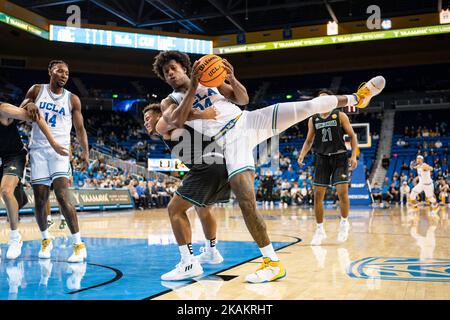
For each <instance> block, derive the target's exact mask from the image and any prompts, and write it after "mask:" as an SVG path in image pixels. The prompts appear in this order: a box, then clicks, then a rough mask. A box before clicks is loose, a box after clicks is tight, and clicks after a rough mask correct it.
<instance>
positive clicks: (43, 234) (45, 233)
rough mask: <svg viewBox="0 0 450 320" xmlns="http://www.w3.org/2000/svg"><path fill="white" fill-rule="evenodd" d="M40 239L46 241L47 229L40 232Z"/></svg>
mask: <svg viewBox="0 0 450 320" xmlns="http://www.w3.org/2000/svg"><path fill="white" fill-rule="evenodd" d="M41 235H42V239H43V240H45V239H48V229H45V230H44V231H41Z"/></svg>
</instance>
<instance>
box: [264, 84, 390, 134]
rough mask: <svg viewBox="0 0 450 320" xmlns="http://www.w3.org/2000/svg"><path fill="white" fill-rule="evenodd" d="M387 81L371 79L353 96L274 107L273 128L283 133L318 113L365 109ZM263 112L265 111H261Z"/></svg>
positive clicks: (315, 99)
mask: <svg viewBox="0 0 450 320" xmlns="http://www.w3.org/2000/svg"><path fill="white" fill-rule="evenodd" d="M385 84H386V80H385V79H384V78H383V77H382V76H377V77H374V78H372V79H370V80H369V81H368V82H367V83H364V84H363V85H361V86H360V88H359V89H358V90H357V92H356V93H354V94H351V95H334V96H332V95H330V96H320V97H316V98H314V99H312V100H308V101H299V102H286V103H279V104H277V105H275V106H273V118H274V121H273V126H274V127H273V128H272V129H274V130H276V132H278V133H281V132H283V131H285V130H286V129H288V128H289V127H291V126H293V125H295V124H296V123H299V122H301V121H303V120H305V119H307V118H309V117H310V116H312V115H314V114H316V113H327V112H331V111H333V110H334V109H336V108H342V107H346V106H356V107H358V108H365V107H367V105H368V104H369V102H370V100H371V99H372V98H373V97H374V96H376V95H378V94H379V93H380V92H381V91H382V90H383V89H384V87H385ZM260 110H263V109H260Z"/></svg>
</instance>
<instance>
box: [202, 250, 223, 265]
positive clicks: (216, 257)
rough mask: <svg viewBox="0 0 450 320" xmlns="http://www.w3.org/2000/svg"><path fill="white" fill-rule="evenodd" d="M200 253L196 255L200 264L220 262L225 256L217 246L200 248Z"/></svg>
mask: <svg viewBox="0 0 450 320" xmlns="http://www.w3.org/2000/svg"><path fill="white" fill-rule="evenodd" d="M200 252H201V253H200V254H199V255H198V256H196V257H195V258H197V260H198V262H200V264H219V263H222V262H223V257H222V255H221V254H220V252H219V250H217V248H211V249H209V250H206V248H205V247H201V248H200Z"/></svg>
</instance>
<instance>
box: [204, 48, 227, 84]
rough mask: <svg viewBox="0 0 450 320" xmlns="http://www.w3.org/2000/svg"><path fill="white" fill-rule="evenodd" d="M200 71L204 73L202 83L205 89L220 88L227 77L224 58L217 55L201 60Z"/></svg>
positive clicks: (207, 56)
mask: <svg viewBox="0 0 450 320" xmlns="http://www.w3.org/2000/svg"><path fill="white" fill-rule="evenodd" d="M199 61H200V64H199V70H200V72H202V75H201V76H200V83H201V84H202V85H204V86H205V87H218V86H220V85H221V84H222V83H223V82H224V81H225V78H226V76H227V71H226V70H225V68H224V65H223V61H222V58H221V57H219V56H216V55H215V54H208V55H206V56H203V57H201V58H200V60H199Z"/></svg>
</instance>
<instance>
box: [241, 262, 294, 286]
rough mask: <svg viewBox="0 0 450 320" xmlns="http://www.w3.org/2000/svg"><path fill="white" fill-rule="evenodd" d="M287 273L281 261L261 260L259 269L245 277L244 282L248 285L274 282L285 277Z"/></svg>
mask: <svg viewBox="0 0 450 320" xmlns="http://www.w3.org/2000/svg"><path fill="white" fill-rule="evenodd" d="M286 275H287V272H286V269H285V268H284V266H283V264H282V263H281V261H272V260H270V258H263V263H262V265H261V267H259V268H258V269H256V271H255V273H252V274H249V275H248V276H246V277H245V281H247V282H250V283H263V282H270V281H276V280H279V279H282V278H284V277H286Z"/></svg>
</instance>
